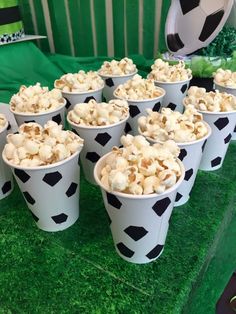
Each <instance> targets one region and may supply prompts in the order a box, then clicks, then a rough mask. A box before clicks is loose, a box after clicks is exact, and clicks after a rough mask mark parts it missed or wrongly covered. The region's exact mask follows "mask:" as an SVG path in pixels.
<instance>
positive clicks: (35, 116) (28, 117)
mask: <svg viewBox="0 0 236 314" xmlns="http://www.w3.org/2000/svg"><path fill="white" fill-rule="evenodd" d="M63 100H64V102H63V104H62V105H61V106H60V107H58V108H56V109H54V110H52V111H46V112H43V113H31V114H28V113H23V112H22V113H19V112H15V111H13V110H12V109H11V107H10V111H11V113H13V115H14V117H15V119H16V122H17V124H18V126H20V125H21V124H23V123H28V122H36V123H38V124H40V125H42V126H44V124H46V123H47V122H48V121H49V120H52V121H55V122H56V123H57V124H62V125H63V126H64V125H65V106H66V100H65V99H63Z"/></svg>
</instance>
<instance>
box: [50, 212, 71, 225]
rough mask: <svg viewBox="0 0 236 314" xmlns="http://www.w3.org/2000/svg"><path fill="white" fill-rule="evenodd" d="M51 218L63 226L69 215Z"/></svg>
mask: <svg viewBox="0 0 236 314" xmlns="http://www.w3.org/2000/svg"><path fill="white" fill-rule="evenodd" d="M51 218H52V220H53V221H55V223H56V224H61V223H63V222H66V221H67V218H68V215H66V214H64V213H62V214H59V215H56V216H52V217H51Z"/></svg>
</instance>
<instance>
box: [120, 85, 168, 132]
mask: <svg viewBox="0 0 236 314" xmlns="http://www.w3.org/2000/svg"><path fill="white" fill-rule="evenodd" d="M159 89H160V91H161V93H162V95H161V96H159V97H156V98H150V99H144V100H130V99H123V98H121V97H118V96H116V94H115V92H114V98H118V99H123V100H127V102H128V104H129V114H130V117H129V119H128V122H127V126H128V127H127V132H126V133H129V134H132V135H138V134H139V132H138V118H139V117H141V116H146V115H147V112H146V109H152V111H159V110H160V108H161V106H162V101H163V98H164V97H165V93H166V92H165V90H164V89H163V88H159Z"/></svg>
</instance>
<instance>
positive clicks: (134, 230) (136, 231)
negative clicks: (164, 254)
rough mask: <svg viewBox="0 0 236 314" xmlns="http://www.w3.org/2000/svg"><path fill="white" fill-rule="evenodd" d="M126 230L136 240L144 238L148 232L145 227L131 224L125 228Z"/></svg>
mask: <svg viewBox="0 0 236 314" xmlns="http://www.w3.org/2000/svg"><path fill="white" fill-rule="evenodd" d="M124 232H125V233H127V234H128V236H130V238H132V239H133V240H134V241H138V240H140V239H142V238H143V237H144V236H145V235H146V234H147V233H148V231H147V230H146V229H145V228H143V227H137V226H129V227H127V228H126V229H125V230H124Z"/></svg>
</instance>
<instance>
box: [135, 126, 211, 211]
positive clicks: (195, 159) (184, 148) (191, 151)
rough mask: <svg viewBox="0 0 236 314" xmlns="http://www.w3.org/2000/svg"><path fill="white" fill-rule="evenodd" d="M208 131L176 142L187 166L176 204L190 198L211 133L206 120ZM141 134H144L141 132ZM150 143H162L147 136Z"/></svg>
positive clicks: (183, 202) (181, 157) (178, 204)
mask: <svg viewBox="0 0 236 314" xmlns="http://www.w3.org/2000/svg"><path fill="white" fill-rule="evenodd" d="M204 123H205V125H206V127H207V130H208V133H207V135H206V136H204V137H203V138H201V139H199V140H196V141H193V142H183V143H176V144H177V145H178V146H179V148H180V154H179V157H178V158H179V159H180V160H181V161H182V163H183V165H184V168H185V175H184V180H183V182H182V183H181V185H180V186H179V188H178V191H177V195H176V199H175V204H174V206H180V205H183V204H185V203H187V201H188V200H189V194H190V192H191V190H192V188H193V185H194V182H195V179H196V175H197V171H198V168H199V164H200V161H201V158H202V154H203V151H204V147H205V145H206V141H207V139H208V138H209V137H210V135H211V128H210V126H209V125H208V124H207V123H206V122H204ZM140 134H142V133H141V132H140ZM146 138H147V140H148V141H149V142H150V143H162V142H159V141H154V140H153V139H151V138H149V137H146Z"/></svg>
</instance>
